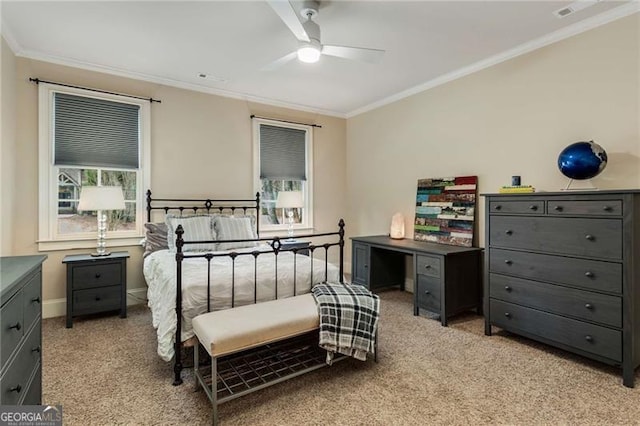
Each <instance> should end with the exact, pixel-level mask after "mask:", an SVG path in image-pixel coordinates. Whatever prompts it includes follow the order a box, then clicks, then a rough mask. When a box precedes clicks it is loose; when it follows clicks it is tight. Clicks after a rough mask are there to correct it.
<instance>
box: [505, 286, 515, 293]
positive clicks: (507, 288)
mask: <svg viewBox="0 0 640 426" xmlns="http://www.w3.org/2000/svg"><path fill="white" fill-rule="evenodd" d="M504 289H505V290H506V291H508V292H511V290H513V289H512V288H511V287H510V286H508V285H505V286H504Z"/></svg>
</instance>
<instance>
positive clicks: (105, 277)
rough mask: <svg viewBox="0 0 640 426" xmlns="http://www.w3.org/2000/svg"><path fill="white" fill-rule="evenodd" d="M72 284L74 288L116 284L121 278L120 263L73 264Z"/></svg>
mask: <svg viewBox="0 0 640 426" xmlns="http://www.w3.org/2000/svg"><path fill="white" fill-rule="evenodd" d="M71 268H72V269H73V272H72V278H71V282H72V286H73V288H74V289H81V288H94V287H106V286H111V285H118V284H120V282H121V278H122V264H121V263H120V262H118V263H103V264H99V265H92V264H89V265H73V266H71Z"/></svg>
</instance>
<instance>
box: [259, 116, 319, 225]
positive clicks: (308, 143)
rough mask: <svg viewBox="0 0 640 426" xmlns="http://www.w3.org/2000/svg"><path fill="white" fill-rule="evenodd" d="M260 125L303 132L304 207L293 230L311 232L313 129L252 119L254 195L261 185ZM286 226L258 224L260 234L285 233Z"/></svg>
mask: <svg viewBox="0 0 640 426" xmlns="http://www.w3.org/2000/svg"><path fill="white" fill-rule="evenodd" d="M261 124H265V125H269V126H277V127H283V128H285V129H298V130H304V132H305V173H306V178H307V179H306V180H305V181H302V196H303V199H304V207H302V220H301V222H300V223H294V224H293V229H294V230H296V231H300V230H313V127H312V126H308V125H304V124H294V123H283V122H281V121H276V120H269V119H265V118H257V117H255V118H253V188H254V193H256V192H258V193H260V194H262V183H261V179H260V125H261ZM260 209H262V199H261V200H260ZM261 217H262V215H261V211H259V212H258V217H257V220H260V219H261ZM288 226H289V225H288V224H287V223H283V224H278V225H274V224H266V223H262V222H260V233H261V234H262V233H266V234H275V233H282V232H286V231H287V229H288ZM294 238H295V236H294Z"/></svg>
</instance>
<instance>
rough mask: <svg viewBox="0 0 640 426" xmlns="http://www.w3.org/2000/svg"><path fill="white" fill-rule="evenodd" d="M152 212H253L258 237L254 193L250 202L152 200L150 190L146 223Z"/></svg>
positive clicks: (209, 199) (257, 196)
mask: <svg viewBox="0 0 640 426" xmlns="http://www.w3.org/2000/svg"><path fill="white" fill-rule="evenodd" d="M152 210H162V211H164V213H165V215H166V214H167V213H169V211H179V212H180V214H182V213H183V212H184V211H185V210H186V211H187V212H193V213H198V211H200V212H201V213H202V212H206V213H207V214H208V213H215V212H216V211H217V212H219V213H224V212H231V214H234V213H235V212H236V210H242V212H243V214H247V211H249V213H251V212H252V211H255V215H256V232H257V233H258V235H260V193H259V192H256V198H254V199H251V200H240V199H213V198H206V199H193V198H152V197H151V190H150V189H149V190H147V222H151V212H152Z"/></svg>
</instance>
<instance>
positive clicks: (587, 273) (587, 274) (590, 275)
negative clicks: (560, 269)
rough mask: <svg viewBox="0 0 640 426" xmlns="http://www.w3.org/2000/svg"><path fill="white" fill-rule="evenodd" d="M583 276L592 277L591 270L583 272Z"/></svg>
mask: <svg viewBox="0 0 640 426" xmlns="http://www.w3.org/2000/svg"><path fill="white" fill-rule="evenodd" d="M584 276H585V277H587V278H593V272H591V271H587V272H585V273H584Z"/></svg>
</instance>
